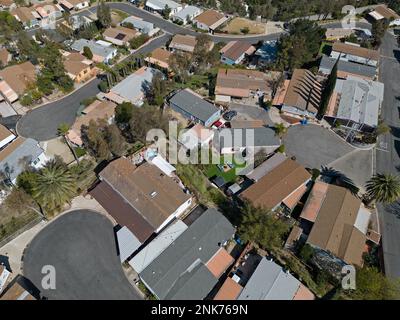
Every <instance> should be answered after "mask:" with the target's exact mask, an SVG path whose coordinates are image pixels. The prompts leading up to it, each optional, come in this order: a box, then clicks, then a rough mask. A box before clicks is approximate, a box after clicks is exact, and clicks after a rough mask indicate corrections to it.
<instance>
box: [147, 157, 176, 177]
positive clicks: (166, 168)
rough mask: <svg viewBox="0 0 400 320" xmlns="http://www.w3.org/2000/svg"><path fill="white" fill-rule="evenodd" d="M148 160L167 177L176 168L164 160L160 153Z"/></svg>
mask: <svg viewBox="0 0 400 320" xmlns="http://www.w3.org/2000/svg"><path fill="white" fill-rule="evenodd" d="M150 162H151V163H152V164H154V165H155V166H156V167H157V168H158V169H160V170H161V171H162V172H164V173H165V174H166V175H167V176H169V177H170V176H172V173H173V172H175V170H176V169H175V167H174V166H173V165H171V164H170V163H169V162H168V161H167V160H165V159H164V158H163V157H162V156H161V155H157V156H156V157H154V158H153V159H151V160H150Z"/></svg>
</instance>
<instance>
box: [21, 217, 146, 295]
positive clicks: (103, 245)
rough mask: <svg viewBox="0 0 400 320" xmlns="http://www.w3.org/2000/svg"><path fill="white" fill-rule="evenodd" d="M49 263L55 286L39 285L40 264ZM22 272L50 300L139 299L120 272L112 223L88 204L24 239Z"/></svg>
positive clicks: (121, 271)
mask: <svg viewBox="0 0 400 320" xmlns="http://www.w3.org/2000/svg"><path fill="white" fill-rule="evenodd" d="M45 265H51V266H54V268H55V272H56V273H55V280H56V281H55V285H56V288H55V289H47V290H44V289H43V288H42V285H41V283H42V279H43V276H44V275H43V274H42V267H43V266H45ZM23 275H24V276H25V277H27V278H28V279H29V280H31V281H32V283H33V284H34V285H35V286H36V287H37V288H38V289H39V290H40V291H41V295H42V296H45V297H47V298H48V299H50V300H91V299H93V300H111V299H115V300H116V299H118V300H140V299H141V297H140V296H139V294H138V293H137V292H136V290H135V288H133V286H132V285H131V284H130V283H129V281H128V279H127V278H126V276H125V274H124V272H123V270H122V267H121V262H120V260H119V258H118V256H117V249H116V243H115V237H114V231H113V225H112V223H111V222H110V221H109V220H108V219H107V218H106V217H105V216H103V215H101V214H98V213H95V212H93V211H89V210H76V211H73V212H70V213H66V214H65V215H64V216H62V217H59V218H57V219H56V220H54V221H53V222H51V223H50V224H49V225H48V226H47V227H45V228H44V229H43V230H42V231H40V232H39V234H38V235H37V236H36V237H35V238H34V239H33V240H32V242H31V243H30V244H29V245H28V247H27V249H26V251H25V254H24V259H23Z"/></svg>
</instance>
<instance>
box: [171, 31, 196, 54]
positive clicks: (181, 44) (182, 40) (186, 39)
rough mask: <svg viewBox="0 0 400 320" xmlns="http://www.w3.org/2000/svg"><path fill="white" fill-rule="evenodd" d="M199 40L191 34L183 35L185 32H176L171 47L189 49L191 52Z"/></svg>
mask: <svg viewBox="0 0 400 320" xmlns="http://www.w3.org/2000/svg"><path fill="white" fill-rule="evenodd" d="M196 43H197V40H196V37H194V36H191V35H188V34H186V35H183V34H176V35H174V36H173V38H172V40H171V42H170V44H169V48H174V49H179V50H185V49H186V48H187V49H190V50H188V51H189V52H193V50H194V47H195V46H196Z"/></svg>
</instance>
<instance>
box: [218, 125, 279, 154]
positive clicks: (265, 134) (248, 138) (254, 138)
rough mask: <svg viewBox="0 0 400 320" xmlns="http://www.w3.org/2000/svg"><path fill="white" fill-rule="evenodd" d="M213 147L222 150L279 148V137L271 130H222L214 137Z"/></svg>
mask: <svg viewBox="0 0 400 320" xmlns="http://www.w3.org/2000/svg"><path fill="white" fill-rule="evenodd" d="M214 146H215V147H216V148H217V149H218V150H221V149H222V148H233V147H235V148H240V147H270V146H277V147H279V146H280V140H279V137H278V136H277V135H276V134H275V131H274V130H273V129H271V128H266V127H259V128H242V129H232V128H224V129H221V130H220V131H218V132H217V133H216V134H215V135H214Z"/></svg>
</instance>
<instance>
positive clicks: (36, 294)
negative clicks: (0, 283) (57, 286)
mask: <svg viewBox="0 0 400 320" xmlns="http://www.w3.org/2000/svg"><path fill="white" fill-rule="evenodd" d="M38 299H40V291H39V290H38V289H37V288H36V287H34V285H33V284H32V282H31V281H29V280H28V279H26V278H25V277H23V276H21V275H18V276H17V277H16V278H14V280H13V281H11V283H10V284H9V285H8V286H7V287H6V288H5V289H4V292H3V293H2V294H0V300H38Z"/></svg>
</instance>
